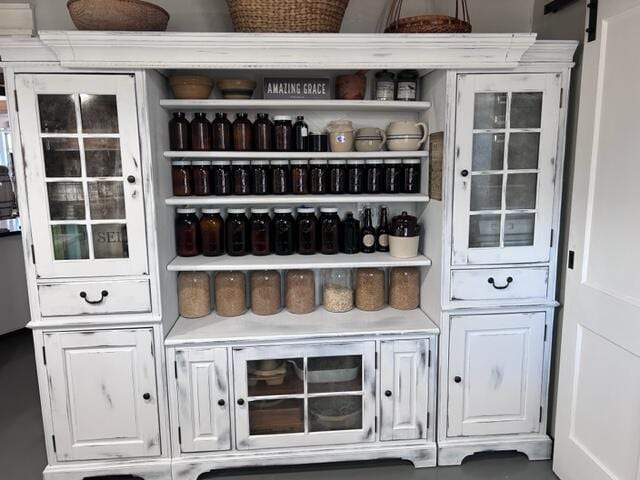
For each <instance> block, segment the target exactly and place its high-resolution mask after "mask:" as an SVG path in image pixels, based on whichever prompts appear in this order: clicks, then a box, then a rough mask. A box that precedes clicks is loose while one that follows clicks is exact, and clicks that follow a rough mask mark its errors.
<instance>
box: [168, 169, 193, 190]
mask: <svg viewBox="0 0 640 480" xmlns="http://www.w3.org/2000/svg"><path fill="white" fill-rule="evenodd" d="M171 185H172V189H173V194H174V195H175V196H177V197H188V196H189V195H193V176H192V170H191V162H190V161H189V160H173V161H172V162H171Z"/></svg>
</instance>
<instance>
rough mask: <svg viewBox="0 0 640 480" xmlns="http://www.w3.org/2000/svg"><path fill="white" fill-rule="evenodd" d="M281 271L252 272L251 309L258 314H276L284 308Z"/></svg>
mask: <svg viewBox="0 0 640 480" xmlns="http://www.w3.org/2000/svg"><path fill="white" fill-rule="evenodd" d="M280 283H281V278H280V272H278V271H277V270H262V271H256V272H251V311H252V312H253V313H255V314H256V315H274V314H276V313H278V312H279V311H280V309H281V308H282V293H281V291H280Z"/></svg>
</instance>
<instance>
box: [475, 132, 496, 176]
mask: <svg viewBox="0 0 640 480" xmlns="http://www.w3.org/2000/svg"><path fill="white" fill-rule="evenodd" d="M503 159H504V133H475V134H474V135H473V159H472V163H471V169H472V170H473V171H474V172H478V171H482V170H502V168H503V166H502V165H503Z"/></svg>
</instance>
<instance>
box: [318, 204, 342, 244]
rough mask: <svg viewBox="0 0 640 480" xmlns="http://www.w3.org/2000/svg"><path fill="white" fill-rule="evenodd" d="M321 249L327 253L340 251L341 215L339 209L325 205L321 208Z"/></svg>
mask: <svg viewBox="0 0 640 480" xmlns="http://www.w3.org/2000/svg"><path fill="white" fill-rule="evenodd" d="M319 223H320V235H319V236H318V238H319V248H318V249H319V250H320V253H324V254H325V255H332V254H335V253H338V252H339V251H340V217H338V209H336V208H329V207H324V208H321V209H320V219H319Z"/></svg>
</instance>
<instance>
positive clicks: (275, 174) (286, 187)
mask: <svg viewBox="0 0 640 480" xmlns="http://www.w3.org/2000/svg"><path fill="white" fill-rule="evenodd" d="M290 192H291V181H290V178H289V161H288V160H271V193H274V194H276V195H284V194H287V193H290Z"/></svg>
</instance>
